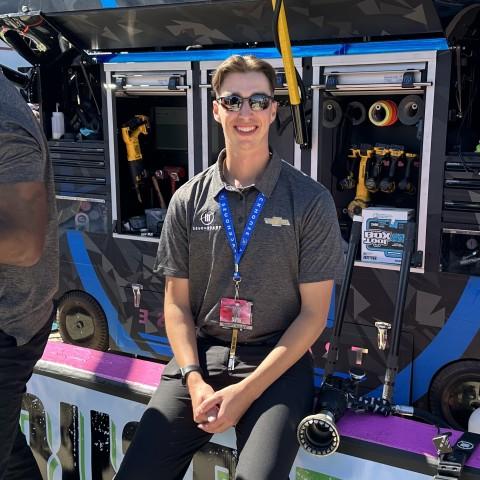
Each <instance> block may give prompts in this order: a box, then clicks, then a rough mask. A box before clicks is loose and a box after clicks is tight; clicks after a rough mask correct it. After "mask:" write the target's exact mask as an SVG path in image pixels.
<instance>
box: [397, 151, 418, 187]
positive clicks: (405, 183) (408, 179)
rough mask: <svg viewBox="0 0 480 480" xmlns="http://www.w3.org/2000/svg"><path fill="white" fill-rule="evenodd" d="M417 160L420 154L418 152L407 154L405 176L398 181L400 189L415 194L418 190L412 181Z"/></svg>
mask: <svg viewBox="0 0 480 480" xmlns="http://www.w3.org/2000/svg"><path fill="white" fill-rule="evenodd" d="M417 160H418V156H417V155H416V154H414V153H406V154H405V159H404V161H403V163H404V165H405V174H404V176H403V178H402V179H401V180H400V181H399V182H398V189H399V190H401V191H402V192H405V193H408V194H409V195H413V194H414V193H415V192H416V191H417V189H416V188H415V185H414V184H413V183H412V169H413V167H414V164H415V162H416V161H417Z"/></svg>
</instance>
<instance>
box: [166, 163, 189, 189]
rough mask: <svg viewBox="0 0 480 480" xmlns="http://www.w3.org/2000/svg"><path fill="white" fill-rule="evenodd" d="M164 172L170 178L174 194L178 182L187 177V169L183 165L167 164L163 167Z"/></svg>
mask: <svg viewBox="0 0 480 480" xmlns="http://www.w3.org/2000/svg"><path fill="white" fill-rule="evenodd" d="M163 173H164V174H165V175H167V177H168V178H170V188H171V192H172V195H173V194H174V193H175V191H176V190H177V183H179V182H180V179H182V178H183V177H185V169H184V168H183V167H172V166H167V167H163Z"/></svg>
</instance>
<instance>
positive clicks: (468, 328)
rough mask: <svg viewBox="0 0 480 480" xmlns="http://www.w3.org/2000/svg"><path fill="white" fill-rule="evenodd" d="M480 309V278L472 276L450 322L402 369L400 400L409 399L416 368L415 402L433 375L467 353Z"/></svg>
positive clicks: (398, 380)
mask: <svg viewBox="0 0 480 480" xmlns="http://www.w3.org/2000/svg"><path fill="white" fill-rule="evenodd" d="M479 311H480V278H478V277H470V279H469V280H468V283H467V285H466V286H465V289H464V291H463V294H462V296H461V297H460V300H459V302H458V303H457V306H456V307H455V309H454V310H453V312H452V313H451V315H450V317H449V319H448V321H447V323H446V324H445V325H444V327H443V328H442V329H441V330H440V331H439V332H438V334H437V335H436V337H435V338H434V339H433V340H432V341H431V342H430V344H429V345H428V346H427V348H425V350H423V351H422V353H420V355H418V357H417V358H416V359H415V360H414V361H413V365H412V364H411V363H410V364H408V365H407V366H406V367H405V368H404V369H403V370H402V371H400V372H399V373H398V375H397V378H396V382H395V395H394V398H395V402H396V403H398V404H400V403H401V404H404V403H408V401H409V398H408V392H409V386H410V377H411V370H412V368H413V385H412V399H413V401H414V402H415V401H416V400H419V399H420V398H421V397H423V396H424V395H425V394H426V393H427V392H428V389H429V387H430V382H431V380H432V377H433V376H434V375H435V374H436V373H437V371H438V370H439V369H441V368H442V367H443V366H445V365H447V364H448V363H450V362H454V361H455V360H459V359H460V358H461V357H462V356H463V354H464V353H465V351H466V350H467V348H468V346H469V345H470V343H471V341H472V340H473V338H474V337H475V336H476V335H477V334H478V332H479V329H480V326H479V322H478V312H479ZM381 391H382V387H379V388H377V389H375V390H374V391H372V392H371V393H370V395H375V396H376V395H380V394H381Z"/></svg>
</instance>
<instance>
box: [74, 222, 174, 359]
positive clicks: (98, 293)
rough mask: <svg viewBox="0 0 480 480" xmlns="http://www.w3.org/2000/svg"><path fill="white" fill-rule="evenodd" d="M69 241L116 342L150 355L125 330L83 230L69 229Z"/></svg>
mask: <svg viewBox="0 0 480 480" xmlns="http://www.w3.org/2000/svg"><path fill="white" fill-rule="evenodd" d="M67 243H68V246H69V248H70V253H71V255H72V260H73V263H74V264H75V268H76V269H77V273H78V276H79V277H80V281H81V282H82V286H83V289H84V290H85V292H87V293H89V294H90V295H91V296H92V297H93V298H95V300H97V302H98V303H99V304H100V305H101V307H102V309H103V311H104V312H105V315H106V316H107V321H108V330H109V333H110V335H111V337H112V338H113V340H114V341H115V343H116V344H117V345H118V346H119V347H121V348H122V349H124V350H125V351H126V352H129V353H134V354H137V355H148V352H146V351H145V350H142V349H141V348H140V347H139V346H138V345H137V344H136V343H135V341H134V340H133V339H132V338H131V337H130V335H129V334H128V333H127V332H126V331H125V328H124V326H123V324H122V323H121V322H120V320H119V318H118V312H117V310H116V308H115V307H114V306H113V305H112V303H111V301H110V299H109V298H108V295H107V294H106V292H105V290H104V288H103V287H102V284H101V283H100V280H99V279H98V276H97V273H96V272H95V268H94V267H93V265H92V262H91V260H90V257H89V256H88V252H87V249H86V247H85V242H84V239H83V235H82V233H81V232H78V231H76V230H68V231H67ZM146 343H147V345H148V346H149V347H150V348H151V349H152V350H153V351H154V352H156V353H158V354H160V355H165V353H164V350H165V348H166V347H164V346H159V345H155V344H152V343H150V342H146Z"/></svg>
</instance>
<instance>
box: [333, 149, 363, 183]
mask: <svg viewBox="0 0 480 480" xmlns="http://www.w3.org/2000/svg"><path fill="white" fill-rule="evenodd" d="M359 161H360V154H359V153H358V151H356V152H355V153H354V152H353V150H352V149H350V155H348V156H347V176H346V177H345V178H342V179H341V180H340V181H339V182H338V186H339V188H340V189H341V190H353V189H354V188H355V186H356V185H357V180H356V178H355V164H356V163H357V162H359Z"/></svg>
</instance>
